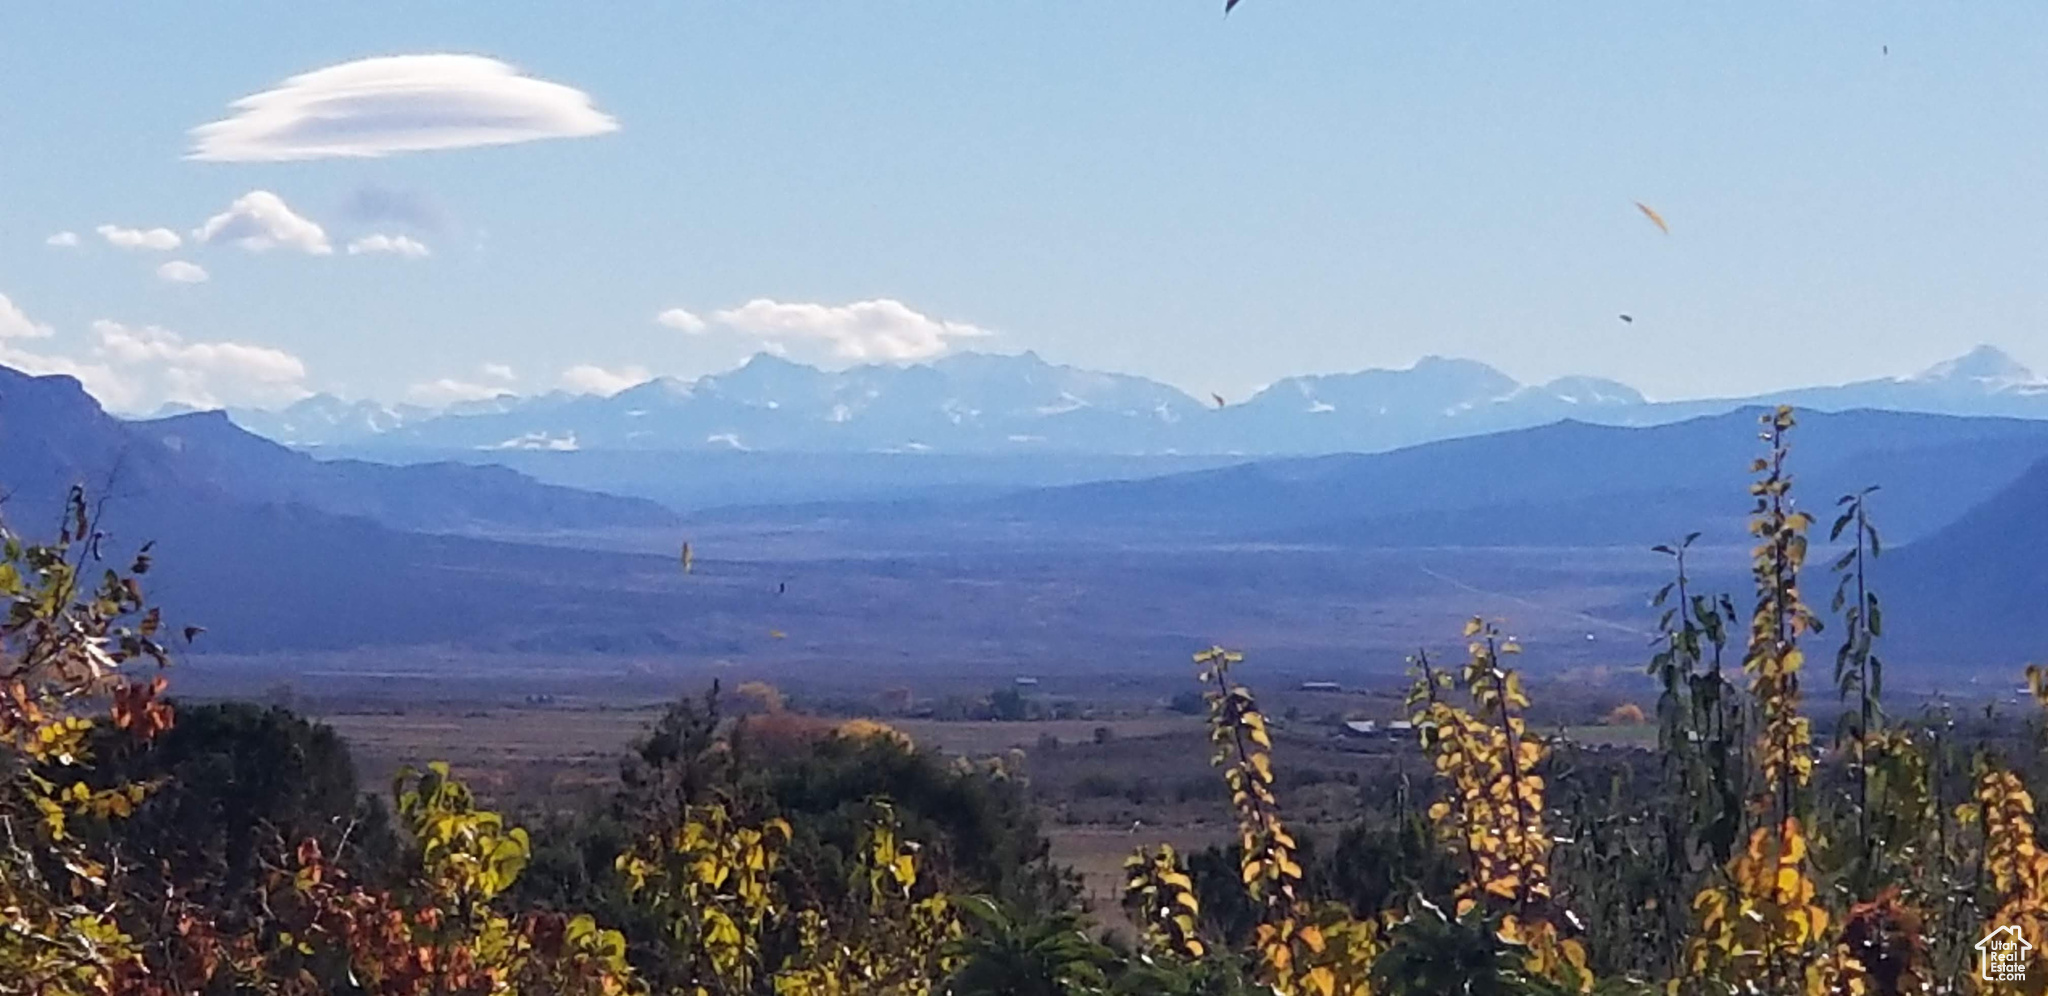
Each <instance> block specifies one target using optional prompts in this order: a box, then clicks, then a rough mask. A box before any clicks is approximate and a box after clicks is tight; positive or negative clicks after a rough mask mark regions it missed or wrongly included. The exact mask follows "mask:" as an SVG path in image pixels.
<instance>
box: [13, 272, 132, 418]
mask: <svg viewBox="0 0 2048 996" xmlns="http://www.w3.org/2000/svg"><path fill="white" fill-rule="evenodd" d="M50 334H51V331H50V327H49V326H48V325H44V324H42V323H41V322H37V321H34V320H32V319H30V318H29V317H28V315H26V314H24V313H23V312H22V310H21V308H20V307H18V306H16V305H15V303H14V302H13V301H10V300H8V298H7V295H5V294H0V366H9V367H13V368H14V369H16V370H19V371H21V372H23V373H25V374H28V375H30V376H33V377H43V376H48V375H51V374H63V375H65V376H69V377H76V378H78V382H79V383H81V384H83V385H85V389H86V390H87V391H89V392H91V394H92V395H93V397H96V398H99V399H100V402H101V403H102V404H106V405H117V404H120V405H126V404H131V403H132V402H133V401H134V398H133V397H132V394H133V390H132V388H131V387H130V386H129V385H128V384H127V383H126V382H124V381H123V380H122V379H121V377H120V376H119V375H118V374H116V373H114V371H113V370H112V369H110V368H109V367H107V366H106V365H105V364H100V363H86V362H82V361H79V360H75V359H73V358H71V357H68V356H56V355H51V354H47V353H40V352H36V351H33V350H29V349H24V348H22V347H20V346H18V345H15V343H16V342H18V341H20V340H23V339H44V338H48V337H49V336H50Z"/></svg>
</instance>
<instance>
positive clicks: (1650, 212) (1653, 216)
mask: <svg viewBox="0 0 2048 996" xmlns="http://www.w3.org/2000/svg"><path fill="white" fill-rule="evenodd" d="M1636 210H1638V211H1641V212H1642V213H1643V217H1645V218H1648V219H1650V221H1651V222H1652V223H1653V224H1655V225H1656V226H1657V229H1658V230H1659V231H1661V232H1663V233H1664V234H1666V235H1670V234H1671V226H1670V225H1667V224H1665V223H1664V216H1663V215H1661V214H1658V213H1657V210H1656V209H1655V208H1652V207H1651V206H1649V205H1648V204H1645V203H1643V202H1642V201H1637V202H1636Z"/></svg>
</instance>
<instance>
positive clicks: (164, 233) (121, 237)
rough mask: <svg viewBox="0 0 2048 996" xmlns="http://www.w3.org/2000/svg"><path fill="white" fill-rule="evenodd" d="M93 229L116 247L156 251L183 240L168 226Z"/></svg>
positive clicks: (180, 242) (174, 246) (165, 249)
mask: <svg viewBox="0 0 2048 996" xmlns="http://www.w3.org/2000/svg"><path fill="white" fill-rule="evenodd" d="M93 231H95V232H98V233H100V238H103V239H106V240H107V244H108V245H110V246H113V247H115V248H117V249H155V250H157V251H158V252H166V251H169V250H172V249H176V248H178V246H180V245H182V244H183V242H184V240H182V239H180V238H178V233H176V232H173V231H171V230H170V229H168V228H149V229H143V228H122V227H121V226H119V225H101V226H99V227H98V228H95V229H93ZM63 234H65V235H70V234H71V233H69V232H65V233H63ZM53 238H54V236H53ZM75 243H76V237H75V236H74V237H73V244H75ZM56 244H57V243H56V242H54V241H53V242H52V243H51V245H56Z"/></svg>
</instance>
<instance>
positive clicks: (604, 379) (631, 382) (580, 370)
mask: <svg viewBox="0 0 2048 996" xmlns="http://www.w3.org/2000/svg"><path fill="white" fill-rule="evenodd" d="M648 379H649V376H648V373H647V370H646V368H644V367H633V366H628V367H620V368H619V369H617V370H607V369H605V368H604V367H600V366H594V365H592V364H589V363H581V364H578V365H576V366H573V367H570V368H569V369H567V370H564V371H562V386H563V387H564V388H567V389H568V390H571V391H575V392H576V393H578V394H602V395H605V396H607V397H609V396H611V395H614V394H617V393H619V392H620V391H623V390H625V389H626V388H629V387H635V386H638V385H640V384H645V383H647V381H648Z"/></svg>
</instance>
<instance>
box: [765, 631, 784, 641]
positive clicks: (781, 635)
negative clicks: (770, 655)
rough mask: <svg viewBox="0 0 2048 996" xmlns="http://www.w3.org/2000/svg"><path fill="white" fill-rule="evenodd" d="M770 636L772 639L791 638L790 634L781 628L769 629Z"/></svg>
mask: <svg viewBox="0 0 2048 996" xmlns="http://www.w3.org/2000/svg"><path fill="white" fill-rule="evenodd" d="M768 638H769V639H771V640H786V639H788V638H789V634H788V633H785V632H783V631H781V630H779V629H771V630H769V631H768Z"/></svg>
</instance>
